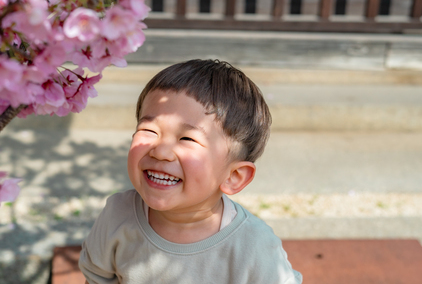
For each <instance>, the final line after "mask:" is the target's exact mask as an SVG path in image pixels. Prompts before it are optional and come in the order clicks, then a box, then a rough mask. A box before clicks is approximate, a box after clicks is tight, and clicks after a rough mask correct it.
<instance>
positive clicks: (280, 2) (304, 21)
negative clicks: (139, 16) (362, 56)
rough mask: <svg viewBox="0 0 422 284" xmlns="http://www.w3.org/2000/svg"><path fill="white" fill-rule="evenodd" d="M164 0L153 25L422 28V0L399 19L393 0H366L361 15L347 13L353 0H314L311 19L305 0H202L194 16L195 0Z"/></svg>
mask: <svg viewBox="0 0 422 284" xmlns="http://www.w3.org/2000/svg"><path fill="white" fill-rule="evenodd" d="M164 1H170V0H147V1H146V2H147V4H149V5H150V6H151V7H152V13H151V16H150V17H149V18H147V19H146V20H145V23H146V24H147V25H148V27H149V28H152V29H154V28H162V29H214V30H253V31H293V32H343V33H346V32H349V33H350V32H354V33H408V32H410V33H420V32H422V22H421V16H422V0H408V1H409V5H408V6H409V11H408V13H407V15H405V16H404V17H403V16H402V17H399V19H398V20H397V19H394V17H393V15H390V7H391V4H392V1H394V0H361V1H363V5H364V9H363V11H362V15H361V17H358V19H356V17H355V19H348V18H347V13H346V6H347V4H348V2H349V1H353V0H314V2H315V1H316V2H317V3H316V4H317V9H316V10H317V11H316V13H315V15H313V17H311V19H309V17H308V18H306V17H303V16H304V15H303V14H302V13H301V11H302V6H303V5H304V4H306V0H304V1H302V0H195V1H199V2H198V3H197V5H196V7H197V8H198V10H197V11H195V13H196V15H194V16H192V15H193V14H195V13H187V10H188V9H187V8H190V7H188V4H189V3H191V2H189V3H188V2H187V1H188V0H175V1H176V2H175V3H174V9H173V11H172V12H170V13H168V12H167V13H166V12H165V9H164V7H165V6H166V2H164ZM211 1H214V2H217V1H219V2H220V3H219V4H220V5H222V6H223V9H222V10H223V11H222V12H221V14H220V15H217V17H210V16H211V15H212V13H210V12H211V8H210V7H211V4H212V2H211ZM237 1H245V2H244V3H242V4H243V7H244V9H243V11H239V9H238V6H239V5H237V4H239V3H237ZM257 1H267V2H268V4H269V5H270V9H269V13H268V14H267V15H260V17H256V18H253V16H254V14H255V15H257V14H256V7H257V4H259V3H257ZM396 1H404V0H396ZM402 3H403V2H402ZM349 4H350V3H349ZM286 7H287V9H286ZM214 16H215V14H214ZM245 16H246V17H245ZM248 16H249V17H248ZM396 18H397V17H396Z"/></svg>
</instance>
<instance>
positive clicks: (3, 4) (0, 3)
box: [0, 0, 9, 8]
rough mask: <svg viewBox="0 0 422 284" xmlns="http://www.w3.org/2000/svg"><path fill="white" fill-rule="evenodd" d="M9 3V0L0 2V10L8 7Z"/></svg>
mask: <svg viewBox="0 0 422 284" xmlns="http://www.w3.org/2000/svg"><path fill="white" fill-rule="evenodd" d="M8 3H9V1H8V0H0V8H3V7H4V6H6V5H7V4H8Z"/></svg>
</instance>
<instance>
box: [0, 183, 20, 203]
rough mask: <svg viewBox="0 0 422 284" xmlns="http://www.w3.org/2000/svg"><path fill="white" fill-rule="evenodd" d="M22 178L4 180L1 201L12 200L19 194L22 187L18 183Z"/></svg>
mask: <svg viewBox="0 0 422 284" xmlns="http://www.w3.org/2000/svg"><path fill="white" fill-rule="evenodd" d="M20 181H21V179H17V178H11V179H6V180H4V181H3V184H0V202H11V201H14V200H15V199H16V197H18V195H19V191H20V187H19V186H18V183H19V182H20Z"/></svg>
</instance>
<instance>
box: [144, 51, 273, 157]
mask: <svg viewBox="0 0 422 284" xmlns="http://www.w3.org/2000/svg"><path fill="white" fill-rule="evenodd" d="M154 90H162V91H167V90H171V91H174V92H176V93H179V92H182V91H183V92H185V93H186V95H187V96H189V97H192V98H194V99H195V100H196V101H197V102H199V103H200V104H201V105H203V106H204V108H205V110H206V113H207V114H215V119H216V121H217V122H218V123H219V124H220V125H221V127H222V128H223V132H224V134H225V135H226V136H227V137H228V138H229V139H230V140H231V141H233V142H235V143H234V145H235V146H234V148H235V149H230V154H231V155H233V158H234V159H236V160H239V161H250V162H255V161H256V159H257V158H259V157H260V156H261V155H262V153H263V151H264V148H265V145H266V144H267V141H268V138H269V136H270V125H271V114H270V111H269V109H268V106H267V104H266V103H265V100H264V97H263V95H262V93H261V91H260V90H259V88H258V87H257V86H256V85H255V84H254V83H253V82H252V81H251V80H250V79H249V78H248V77H247V76H246V75H245V74H244V73H243V72H242V71H240V70H238V69H236V68H235V67H233V66H232V65H230V64H229V63H227V62H224V61H219V60H200V59H195V60H189V61H186V62H182V63H178V64H175V65H172V66H169V67H167V68H165V69H164V70H162V71H160V72H159V73H158V74H157V75H155V76H154V77H153V78H152V79H151V80H150V81H149V82H148V84H147V85H146V86H145V88H144V89H143V91H142V93H141V94H140V96H139V98H138V103H137V107H136V118H137V121H138V122H139V119H140V115H141V108H142V103H143V101H144V99H145V97H146V96H147V95H148V94H149V93H150V92H152V91H154Z"/></svg>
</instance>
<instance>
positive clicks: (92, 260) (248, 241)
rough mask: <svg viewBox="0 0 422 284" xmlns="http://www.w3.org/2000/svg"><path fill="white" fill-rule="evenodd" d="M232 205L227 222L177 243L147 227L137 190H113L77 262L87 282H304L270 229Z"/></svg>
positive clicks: (170, 283)
mask: <svg viewBox="0 0 422 284" xmlns="http://www.w3.org/2000/svg"><path fill="white" fill-rule="evenodd" d="M233 203H234V202H233ZM234 205H235V207H236V210H237V215H236V217H235V218H234V219H233V221H232V222H231V223H230V224H229V225H228V226H227V227H225V228H224V229H222V230H221V231H219V232H218V233H216V234H214V235H213V236H211V237H209V238H207V239H205V240H202V241H199V242H196V243H192V244H176V243H172V242H169V241H167V240H165V239H163V238H162V237H160V236H159V235H158V234H157V233H156V232H155V231H154V230H153V229H152V228H151V226H150V225H149V224H148V221H147V219H146V217H145V215H144V213H143V211H142V199H141V197H140V195H139V194H138V193H137V192H136V191H135V190H129V191H125V192H121V193H117V194H115V195H113V196H111V197H110V198H109V199H108V200H107V204H106V206H105V208H104V210H103V211H102V212H101V214H100V216H99V217H98V219H97V221H96V222H95V224H94V226H93V227H92V230H91V232H90V233H89V235H88V237H87V239H86V240H85V242H84V243H83V245H82V251H81V256H80V259H79V267H80V269H81V271H82V272H83V273H84V275H85V277H86V279H87V280H88V282H89V283H90V284H92V283H145V284H146V283H148V284H151V283H160V284H166V283H168V284H178V283H180V284H197V283H203V284H207V283H210V284H211V283H218V284H225V283H227V284H243V283H259V284H261V283H265V284H273V283H274V284H276V283H277V284H300V283H302V276H301V274H300V273H298V272H297V271H294V270H293V269H292V267H291V265H290V263H289V261H288V260H287V254H286V252H285V251H284V250H283V248H282V245H281V241H280V239H279V238H278V237H277V236H275V235H274V233H273V231H272V229H271V228H270V227H269V226H268V225H266V224H265V223H264V222H263V221H262V220H260V219H258V218H257V217H255V216H253V215H252V214H251V213H249V212H248V211H247V210H246V209H244V208H243V207H242V206H240V205H239V204H237V203H234Z"/></svg>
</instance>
